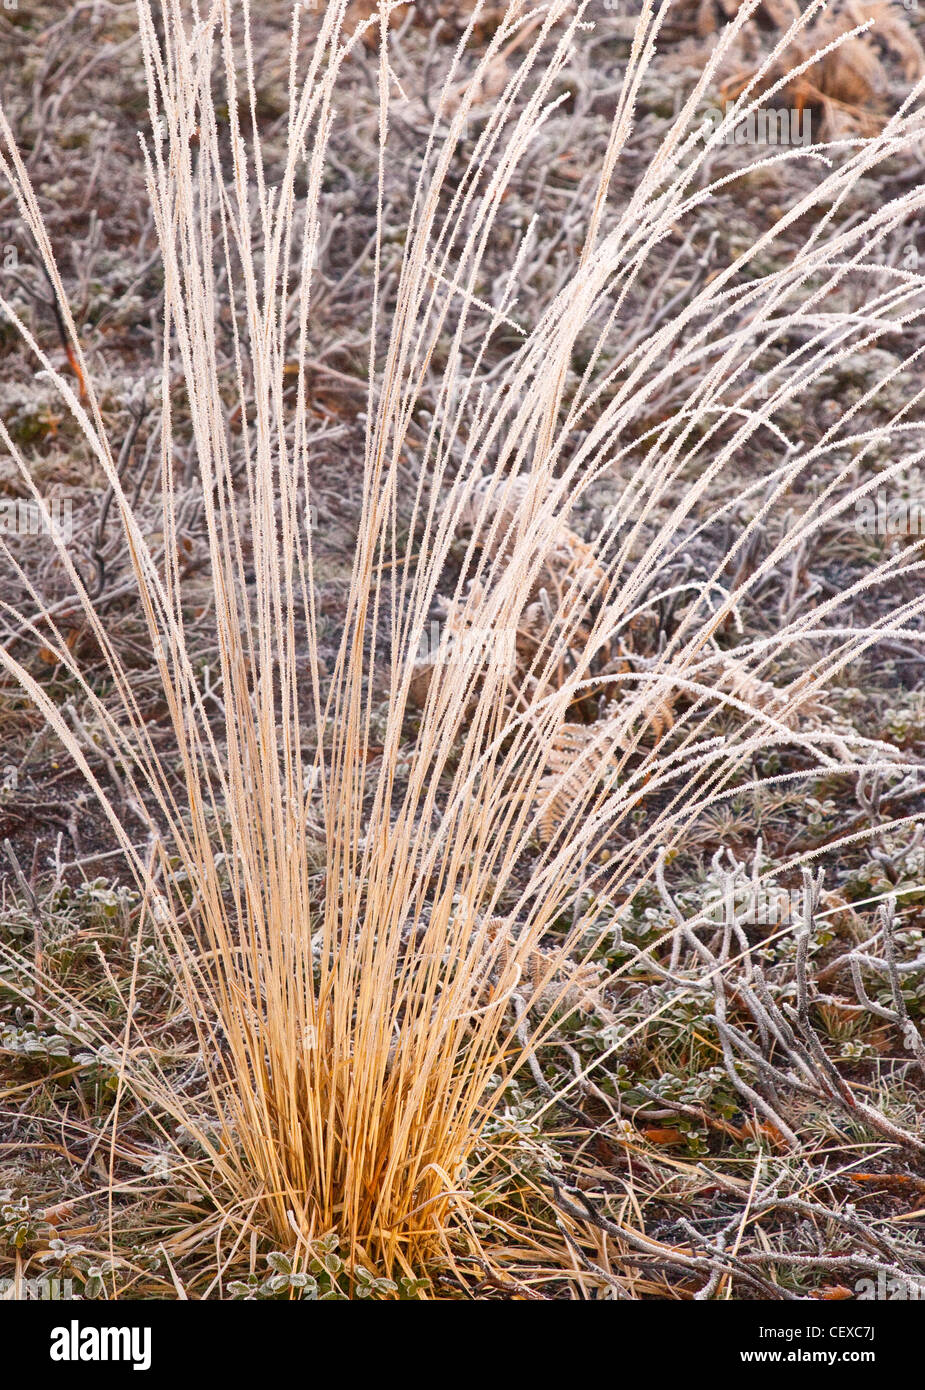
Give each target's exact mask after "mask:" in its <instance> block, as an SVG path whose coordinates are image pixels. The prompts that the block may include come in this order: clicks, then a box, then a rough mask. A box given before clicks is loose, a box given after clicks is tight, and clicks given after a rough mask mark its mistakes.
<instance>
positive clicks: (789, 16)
mask: <svg viewBox="0 0 925 1390" xmlns="http://www.w3.org/2000/svg"><path fill="white" fill-rule="evenodd" d="M732 8H733V9H734V10H737V9H738V5H736V4H734V5H733V6H732ZM701 13H702V14H705V15H707V16H712V15H713V11H712V10H711V9H710V8H707V9H706V10H704V11H702V12H701ZM760 19H763V20H764V27H765V28H769V29H774V30H776V31H777V32H778V34H779V35H780V36H781V37H782V36H783V34H786V33H788V31H790V30H791V29H793V30H794V31H795V30H796V29H797V27H798V26H800V10H799V7H798V6H797V5H796V4H793V3H792V0H787V2H786V3H776V4H775V5H773V6H770V7H769V6H768V5H767V3H764V4H763V5H762V6H761V8H760V9H759V11H758V14H757V16H756V21H757V20H760ZM714 27H715V25H711V24H710V23H708V24H707V27H706V28H704V27H703V25H701V32H704V33H708V32H712V30H713V28H714ZM800 27H801V28H802V32H800V33H799V34H798V36H795V37H794V38H793V41H792V42H791V43H789V44H788V45H787V48H786V51H785V52H781V51H780V50H778V51H777V56H776V58H775V60H774V61H773V62H771V63H770V65H768V66H767V67H766V68H765V70H764V71H763V73H762V76H761V82H760V84H759V90H768V89H769V88H771V87H773V88H774V89H775V92H779V93H780V96H779V98H778V100H779V102H780V104H787V105H789V106H790V107H791V108H792V109H793V110H795V111H798V112H803V111H804V110H807V109H808V110H810V111H811V112H812V113H813V116H814V119H815V121H816V130H817V132H818V133H819V134H821V135H825V136H827V137H828V138H836V137H838V136H840V135H845V134H851V133H853V132H857V131H860V132H862V133H864V134H870V133H872V132H873V131H874V130H876V129H878V128H879V127H880V126H882V124H883V123H884V121H885V120H886V113H887V111H888V110H889V108H890V104H891V96H892V94H893V88H894V86H895V85H896V84H895V81H894V79H893V75H892V73H891V71H890V67H892V66H896V67H898V69H899V72H900V74H901V77H902V81H903V83H904V84H905V85H906V87H908V86H911V85H913V84H914V83H915V82H916V81H917V80H918V79H919V78H920V77H921V76H922V74H923V73H925V49H923V48H922V45H921V43H920V42H919V40H918V38H917V37H916V34H915V31H914V30H913V28H912V26H911V25H910V23H909V21H908V20H907V19H906V18H905V17H904V15H903V14H902V13H901V12H900V10H899V7H898V6H897V5H895V4H892V3H891V2H890V0H838V3H835V4H832V5H830V6H828V7H827V8H826V10H825V11H824V12H823V13H821V14H819V15H818V17H816V18H814V19H813V21H812V23H810V24H808V25H806V24H804V25H803V26H800ZM753 77H754V69H753V68H752V69H750V70H746V71H745V72H743V73H741V74H733V75H731V76H729V77H727V79H726V80H725V82H724V86H723V90H724V93H725V94H726V95H728V96H738V95H739V93H740V92H741V91H742V90H743V89H744V88H745V87H746V86H747V85H749V83H750V82H751V81H752V79H753ZM894 105H895V103H894Z"/></svg>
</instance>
